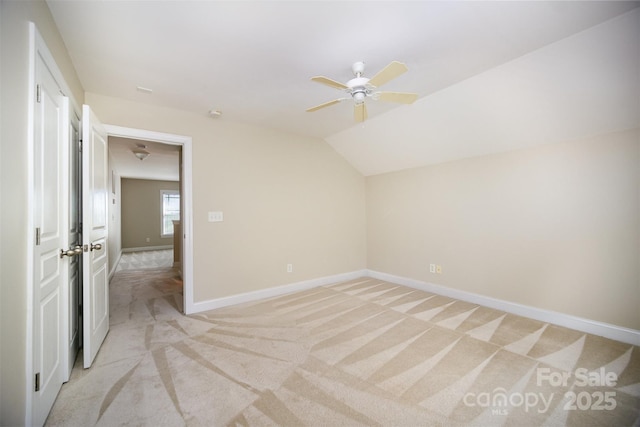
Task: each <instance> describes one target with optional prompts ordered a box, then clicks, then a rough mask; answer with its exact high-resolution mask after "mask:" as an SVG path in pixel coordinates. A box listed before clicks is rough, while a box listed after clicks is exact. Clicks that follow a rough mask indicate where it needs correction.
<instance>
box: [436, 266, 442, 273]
mask: <svg viewBox="0 0 640 427" xmlns="http://www.w3.org/2000/svg"><path fill="white" fill-rule="evenodd" d="M436 273H438V274H442V266H440V265H436Z"/></svg>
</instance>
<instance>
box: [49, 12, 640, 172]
mask: <svg viewBox="0 0 640 427" xmlns="http://www.w3.org/2000/svg"><path fill="white" fill-rule="evenodd" d="M47 3H48V5H49V8H50V9H51V12H52V14H53V17H54V19H55V21H56V23H57V25H58V27H59V30H60V33H61V34H62V37H63V39H64V41H65V43H66V45H67V48H68V50H69V53H70V56H71V58H72V61H73V62H74V65H75V67H76V70H77V72H78V76H79V78H80V80H81V82H82V85H83V87H84V89H85V90H86V91H87V92H93V93H98V94H105V95H109V96H113V97H119V98H124V99H128V100H133V101H139V102H144V103H150V104H155V105H161V106H167V107H173V108H178V109H183V110H188V111H192V112H194V113H197V114H202V115H207V113H208V111H209V110H212V109H217V110H221V111H222V113H223V115H222V117H221V118H219V119H216V120H229V121H237V122H244V123H252V124H256V125H260V126H267V127H272V128H277V129H281V130H284V131H287V132H292V133H297V134H304V135H309V136H315V137H321V138H325V139H326V140H327V141H328V142H329V143H330V144H331V145H332V146H334V148H335V149H336V150H337V151H338V152H340V153H341V154H342V155H344V156H345V157H346V158H347V160H349V161H350V162H351V163H352V164H353V165H354V166H355V167H356V168H358V170H360V171H361V172H362V173H363V174H365V175H370V174H375V173H381V172H387V171H391V170H397V169H403V168H406V167H412V166H419V165H421V164H428V163H435V162H438V161H447V160H452V159H454V158H459V157H469V156H471V155H479V154H485V153H487V152H495V151H499V150H505V149H513V148H519V147H521V146H526V145H527V143H523V142H522V141H521V140H520V141H515V142H514V141H511V140H510V138H512V133H513V132H511V128H512V127H513V126H517V125H522V126H525V128H524V129H523V128H519V132H520V134H525V133H526V134H528V133H530V132H528V130H529V127H528V126H529V125H530V124H531V123H530V120H529V119H530V118H531V115H532V114H533V115H534V116H535V117H533V119H534V120H533V121H532V123H533V124H535V125H538V126H539V125H540V124H541V123H542V124H544V123H545V120H546V119H548V118H551V119H553V118H556V119H557V116H555V115H554V114H553V111H554V109H556V108H558V107H561V108H573V107H574V106H575V105H578V106H580V105H585V104H591V105H593V104H598V103H600V97H601V96H604V97H605V98H606V99H605V101H606V102H607V105H609V104H610V103H611V102H613V103H614V104H615V103H616V101H617V99H613V101H612V100H611V98H612V97H613V98H615V97H616V96H622V97H624V96H627V97H628V96H629V93H628V92H629V87H626V92H625V87H623V86H624V85H628V84H629V83H630V84H631V88H630V89H631V90H634V89H635V90H636V92H635V93H633V92H632V93H631V94H632V95H635V94H638V91H637V86H634V85H635V83H636V82H637V79H634V77H633V76H631V77H630V76H629V71H630V72H633V71H634V69H633V66H635V65H634V64H635V62H633V61H634V59H633V58H632V59H631V62H629V61H626V62H624V63H623V66H624V67H627V66H631V69H630V70H624V71H625V72H624V73H622V74H624V75H623V79H624V81H623V82H622V83H621V84H619V85H617V86H616V85H614V87H613V89H610V88H608V87H602V88H598V90H597V91H595V93H594V94H592V95H591V94H590V88H591V83H592V82H591V81H590V80H588V79H587V80H585V79H583V78H582V77H581V76H582V75H583V71H584V69H582V68H581V67H583V66H584V65H589V66H590V65H591V64H593V63H594V62H595V63H596V64H597V63H599V62H598V61H599V57H597V58H596V60H593V59H590V58H589V57H588V56H589V55H588V54H589V50H588V49H585V48H584V43H585V42H584V41H582V42H581V43H579V44H578V45H576V47H575V48H576V49H577V52H576V53H577V54H578V58H577V59H576V61H574V62H572V61H571V60H569V61H566V60H565V61H564V62H562V58H564V57H566V52H567V51H566V49H567V48H568V49H571V46H568V47H567V46H565V47H564V48H563V49H565V50H560V51H558V52H555V51H556V50H557V49H556V48H555V46H557V45H558V44H561V43H563V42H566V41H567V40H569V41H570V40H571V39H572V38H573V37H570V36H572V35H575V34H577V33H580V32H581V31H584V30H586V29H588V28H591V27H593V26H595V25H598V24H600V23H602V22H605V21H607V20H610V19H612V18H614V17H616V16H618V15H621V14H623V13H626V12H628V11H630V10H631V9H634V8H637V7H638V6H639V5H640V3H639V2H631V1H622V2H617V1H602V2H600V1H584V2H583V1H566V2H564V1H563V2H559V1H550V2H546V1H531V2H530V1H512V2H490V1H487V2H485V1H470V2H457V1H456V2H454V1H451V2H447V1H433V2H432V1H409V2H401V1H388V2H387V1H341V2H337V1H326V0H325V1H298V2H296V1H269V0H262V1H233V2H232V1H153V0H149V1H135V2H134V1H106V0H105V1H69V0H47ZM635 16H636V18H635V19H636V21H635V22H637V21H638V19H637V16H638V14H635ZM638 27H640V25H638ZM591 31H592V30H590V31H589V32H591ZM579 36H580V34H578V35H577V36H575V37H579ZM632 36H633V37H636V38H635V39H633V40H631V41H629V40H623V42H624V43H623V44H626V45H629V44H631V46H632V47H633V46H635V48H636V49H635V50H636V51H637V46H638V43H640V40H638V38H640V37H638V36H637V32H636V33H632ZM568 37H569V38H568ZM567 38H568V39H567ZM565 39H566V40H565ZM595 47H596V48H598V49H600V50H604V51H607V50H609V49H611V48H613V50H616V49H615V46H595ZM627 47H628V46H627ZM600 50H598V52H600ZM540 52H542V55H540ZM549 52H551V53H549ZM554 52H555V53H554ZM626 54H627V52H626V51H625V52H622V53H620V55H622V56H624V55H626ZM536 55H537V56H536ZM620 55H619V56H620ZM605 56H606V55H605ZM631 56H632V57H633V55H631ZM614 59H616V60H617V59H619V58H618V57H617V56H616V57H615V58H614ZM360 60H361V61H364V62H365V63H366V66H367V68H366V70H365V75H367V76H369V77H371V76H372V75H373V74H375V72H377V71H378V70H380V69H381V68H382V67H384V66H385V65H386V64H388V63H389V62H390V61H392V60H399V61H402V62H405V63H406V64H407V66H408V67H409V72H408V73H406V74H404V75H402V76H400V77H399V78H397V79H395V80H393V81H392V82H390V83H388V84H387V85H385V86H384V88H383V89H385V90H396V91H406V92H417V93H418V94H419V96H420V99H419V100H418V101H417V102H416V103H414V104H413V105H411V106H396V105H395V104H391V103H383V102H377V103H369V104H368V109H369V118H370V120H368V121H367V122H365V124H364V127H363V126H362V125H355V124H354V122H353V113H352V106H351V105H349V103H347V102H343V103H340V104H338V105H335V106H332V107H328V108H325V109H322V110H320V111H317V112H314V113H307V112H305V109H306V108H308V107H310V106H314V105H317V104H320V103H322V102H325V101H329V100H331V99H335V98H338V97H340V96H341V93H340V92H339V91H337V90H335V89H332V88H329V87H326V86H323V85H320V84H317V83H314V82H311V81H310V80H309V79H310V77H312V76H315V75H324V76H327V77H330V78H333V79H335V80H338V81H346V80H348V79H349V78H351V77H352V75H351V70H350V69H351V64H352V63H353V62H355V61H360ZM545 61H546V62H545ZM581 61H582V62H581ZM629 64H631V65H629ZM635 72H636V73H637V69H635ZM607 73H609V74H607ZM596 74H598V75H600V77H602V78H604V81H607V82H610V81H612V80H615V79H616V78H617V77H618V76H617V74H619V73H617V68H616V66H615V64H614V65H613V66H610V67H607V66H606V64H604V66H603V67H599V68H598V70H597V71H596ZM581 84H586V85H587V86H584V87H582V86H580V85H581ZM137 86H143V87H147V88H150V89H153V93H152V94H145V93H140V92H139V91H136V87H137ZM567 86H569V89H570V90H569V91H568V92H566V95H567V96H574V99H573V101H574V102H565V103H563V101H564V96H565V93H564V92H561V93H560V96H555V95H553V93H555V92H553V91H556V90H557V89H559V88H560V89H561V88H566V87H567ZM547 93H552V96H551V97H550V98H547V97H546V95H545V94H547ZM585 93H586V94H587V95H589V96H586V95H585ZM576 95H579V96H577V97H576ZM558 98H560V99H558ZM483 100H484V101H486V100H492V102H490V103H488V104H485V103H484V101H483ZM558 101H560V104H561V105H560V106H558V105H557V102H558ZM622 101H623V102H622V104H625V103H626V104H628V100H627V99H626V98H625V99H623V100H622ZM532 104H533V107H535V108H534V109H532ZM626 104H625V105H626ZM494 108H497V110H496V114H495V115H493V116H492V115H491V111H494ZM601 113H602V114H605V115H607V114H612V113H611V112H607V111H604V112H601ZM589 114H592V115H593V114H594V113H593V112H592V111H588V112H587V113H585V114H583V115H580V114H578V115H575V117H572V118H570V121H571V120H573V121H580V120H582V121H584V118H585V117H591V116H589ZM636 118H637V117H636ZM505 120H507V121H508V122H507V123H508V124H509V126H508V129H507V130H506V131H503V130H502V129H501V125H502V124H504V123H505ZM601 121H602V122H603V126H604V125H605V124H606V125H608V126H611V125H612V122H614V121H615V120H608V121H607V120H606V119H603V120H601ZM434 123H435V124H434ZM429 124H431V125H429ZM588 124H590V123H588ZM574 125H576V124H575V123H573V122H571V126H569V128H570V129H572V127H573V126H574ZM613 125H615V126H619V125H620V123H613ZM451 126H453V127H451ZM464 128H467V132H466V133H465V132H464ZM588 128H589V131H611V129H605V128H604V127H602V128H598V129H595V128H596V126H588ZM470 136H474V138H470ZM534 136H535V137H547V138H549V140H550V141H554V140H558V139H559V138H560V137H562V138H567V137H572V136H574V135H572V134H571V132H569V131H568V130H567V129H566V127H564V126H563V125H562V124H559V125H557V126H556V125H555V123H554V126H543V129H540V130H538V132H537V134H535V135H534ZM365 140H366V143H365ZM399 141H400V142H402V144H398V142H399ZM452 143H455V144H453V145H454V147H453V148H451V144H452ZM367 144H368V145H367ZM485 144H486V145H487V146H486V149H485V148H483V147H484V145H485ZM443 147H444V148H443Z"/></svg>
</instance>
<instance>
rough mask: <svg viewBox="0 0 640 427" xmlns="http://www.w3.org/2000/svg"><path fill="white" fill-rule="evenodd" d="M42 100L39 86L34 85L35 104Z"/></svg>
mask: <svg viewBox="0 0 640 427" xmlns="http://www.w3.org/2000/svg"><path fill="white" fill-rule="evenodd" d="M41 99H42V91H41V89H40V85H36V102H38V103H40V101H41Z"/></svg>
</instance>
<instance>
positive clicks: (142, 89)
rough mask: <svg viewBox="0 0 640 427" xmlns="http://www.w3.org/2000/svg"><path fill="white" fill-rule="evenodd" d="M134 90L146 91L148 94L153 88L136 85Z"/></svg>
mask: <svg viewBox="0 0 640 427" xmlns="http://www.w3.org/2000/svg"><path fill="white" fill-rule="evenodd" d="M136 90H137V91H138V92H142V93H148V94H151V93H153V89H149V88H148V87H142V86H136Z"/></svg>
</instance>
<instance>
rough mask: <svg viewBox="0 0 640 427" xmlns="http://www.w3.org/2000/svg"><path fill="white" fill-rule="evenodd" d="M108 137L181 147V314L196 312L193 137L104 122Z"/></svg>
mask: <svg viewBox="0 0 640 427" xmlns="http://www.w3.org/2000/svg"><path fill="white" fill-rule="evenodd" d="M104 127H105V129H106V130H107V135H108V136H115V137H121V138H129V139H140V140H145V141H152V142H160V143H162V144H170V145H180V146H182V176H181V177H180V180H181V182H182V188H183V193H184V194H182V197H183V200H184V212H183V213H182V221H183V224H182V232H183V240H182V243H183V251H184V258H183V260H182V262H183V264H182V283H183V292H182V297H183V307H184V314H191V313H194V312H195V307H194V301H193V189H192V186H193V182H192V142H193V141H192V138H191V137H190V136H185V135H175V134H170V133H162V132H155V131H150V130H144V129H134V128H127V127H122V126H115V125H107V124H105V125H104Z"/></svg>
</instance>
